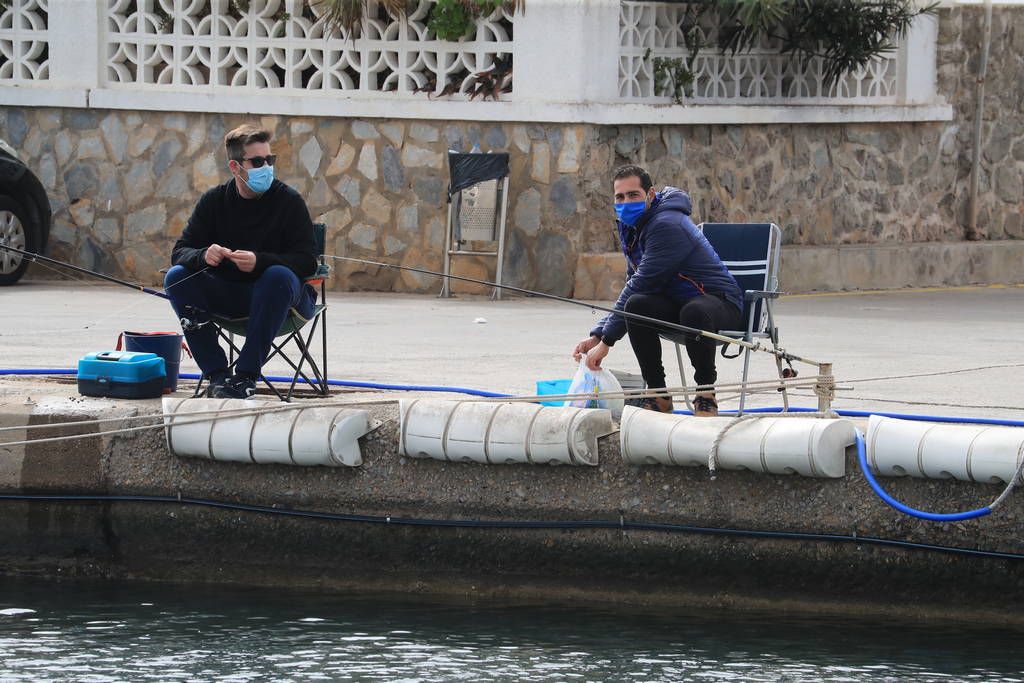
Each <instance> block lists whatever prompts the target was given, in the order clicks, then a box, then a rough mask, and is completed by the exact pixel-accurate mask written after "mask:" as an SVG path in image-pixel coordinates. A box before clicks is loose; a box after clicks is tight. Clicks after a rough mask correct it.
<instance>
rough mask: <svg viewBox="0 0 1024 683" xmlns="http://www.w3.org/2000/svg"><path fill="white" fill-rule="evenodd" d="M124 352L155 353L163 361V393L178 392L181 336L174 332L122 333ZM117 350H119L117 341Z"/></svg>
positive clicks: (119, 345)
mask: <svg viewBox="0 0 1024 683" xmlns="http://www.w3.org/2000/svg"><path fill="white" fill-rule="evenodd" d="M123 337H124V350H125V351H139V352H141V353H155V354H156V355H158V356H160V357H161V358H163V359H164V367H165V369H166V371H167V377H166V378H165V379H164V389H166V391H165V392H164V393H167V394H169V393H171V392H172V391H177V390H178V369H179V368H180V367H181V345H182V342H181V339H182V337H181V335H180V334H177V333H175V332H124V333H123ZM117 348H118V349H120V348H121V342H120V340H119V341H118V344H117Z"/></svg>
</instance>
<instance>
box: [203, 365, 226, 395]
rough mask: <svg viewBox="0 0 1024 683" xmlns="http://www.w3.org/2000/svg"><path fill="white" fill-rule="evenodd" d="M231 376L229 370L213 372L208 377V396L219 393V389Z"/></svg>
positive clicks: (206, 393)
mask: <svg viewBox="0 0 1024 683" xmlns="http://www.w3.org/2000/svg"><path fill="white" fill-rule="evenodd" d="M229 377H231V373H230V372H228V371H227V370H221V371H220V372H212V373H210V374H209V375H208V376H207V378H206V382H207V384H206V392H205V394H204V395H205V396H206V398H213V397H214V396H216V395H217V390H218V389H220V388H221V387H223V386H224V383H225V382H226V381H228V378H229Z"/></svg>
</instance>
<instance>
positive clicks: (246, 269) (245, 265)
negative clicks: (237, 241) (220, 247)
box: [227, 251, 256, 273]
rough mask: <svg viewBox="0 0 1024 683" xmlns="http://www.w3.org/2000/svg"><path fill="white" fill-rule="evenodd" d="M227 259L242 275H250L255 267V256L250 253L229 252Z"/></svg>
mask: <svg viewBox="0 0 1024 683" xmlns="http://www.w3.org/2000/svg"><path fill="white" fill-rule="evenodd" d="M227 257H228V258H229V259H231V262H232V263H234V264H235V265H236V266H238V269H239V270H240V271H242V272H243V273H251V272H252V269H253V268H255V267H256V254H254V253H252V252H251V251H230V252H228V254H227Z"/></svg>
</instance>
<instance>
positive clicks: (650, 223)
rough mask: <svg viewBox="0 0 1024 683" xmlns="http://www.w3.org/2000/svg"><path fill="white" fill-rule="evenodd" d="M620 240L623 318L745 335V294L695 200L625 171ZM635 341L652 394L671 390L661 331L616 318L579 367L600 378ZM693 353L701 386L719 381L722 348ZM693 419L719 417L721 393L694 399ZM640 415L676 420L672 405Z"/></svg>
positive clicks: (620, 176)
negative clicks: (614, 350) (698, 216)
mask: <svg viewBox="0 0 1024 683" xmlns="http://www.w3.org/2000/svg"><path fill="white" fill-rule="evenodd" d="M612 190H613V193H614V201H615V212H616V214H617V216H618V225H617V227H618V237H619V243H620V246H621V248H622V253H623V254H625V256H626V274H627V280H626V284H625V286H624V287H623V288H622V293H621V294H619V298H618V300H617V301H616V302H615V310H616V311H625V312H627V313H636V314H638V315H643V316H647V317H650V318H657V319H658V320H665V321H669V322H674V323H678V324H680V325H684V326H686V327H690V328H695V329H700V330H705V331H709V332H717V331H718V330H736V329H740V327H741V324H742V323H741V317H742V313H741V311H742V309H743V293H742V292H741V291H740V288H739V285H738V284H737V283H736V280H735V279H734V278H733V276H732V275H731V274H730V273H729V270H728V269H727V268H726V267H725V265H724V264H723V263H722V260H721V259H720V258H718V254H716V253H715V250H714V248H712V246H711V244H710V243H709V242H708V241H707V239H706V238H705V237H704V235H703V234H702V233H701V231H700V230H698V229H697V226H696V225H694V223H693V221H692V220H691V219H690V213H691V209H692V205H691V203H690V197H689V196H688V195H687V194H686V193H685V192H683V191H682V190H678V189H676V188H674V187H665V188H664V189H663V190H662V191H661V192H655V191H654V186H653V184H652V182H651V176H650V175H648V173H647V171H645V170H644V169H642V168H640V167H639V166H622V167H620V168H618V169H616V171H615V174H614V176H613V179H612ZM625 335H629V343H630V344H631V345H632V347H633V352H634V353H635V354H636V358H637V361H638V362H639V364H640V371H641V373H642V374H643V377H644V381H645V382H646V384H647V388H648V389H653V390H657V389H663V388H665V368H664V366H663V365H662V362H661V340H660V339H659V337H658V329H656V328H655V327H653V326H652V325H650V324H648V323H644V322H639V321H636V320H632V319H629V318H625V317H623V316H621V315H618V314H616V313H609V314H608V315H606V316H605V317H604V318H602V319H601V321H600V322H598V323H597V325H596V326H595V327H594V329H593V330H591V331H590V336H589V337H587V338H586V339H584V340H583V341H581V342H579V343H578V344H577V345H576V347H575V348H574V349H573V357H574V358H575V359H576V360H577V361H578V360H579V359H580V358H582V357H583V356H584V355H586V357H587V367H589V368H590V369H591V370H597V369H599V368H600V366H601V361H602V360H603V359H604V357H605V356H607V355H608V352H609V351H610V350H611V347H612V346H614V344H615V342H617V341H618V340H620V339H622V337H623V336H625ZM686 353H687V355H688V356H689V357H690V362H691V363H692V364H693V368H694V380H695V381H696V382H697V384H698V385H711V384H714V383H715V381H717V379H718V373H717V371H716V370H715V343H714V342H713V341H712V340H710V339H703V338H698V337H693V336H691V337H690V338H689V339H687V341H686ZM693 405H694V414H695V415H698V416H702V417H710V416H714V415H717V414H718V403H717V401H716V400H715V393H714V391H702V392H699V393H698V394H697V395H696V396H695V397H694V402H693ZM641 407H643V408H645V409H647V410H656V411H659V412H664V413H670V412H672V409H673V406H672V397H671V396H669V395H667V394H666V395H665V396H652V397H649V398H645V399H644V400H643V402H642V404H641Z"/></svg>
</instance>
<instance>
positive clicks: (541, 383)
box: [537, 379, 572, 406]
mask: <svg viewBox="0 0 1024 683" xmlns="http://www.w3.org/2000/svg"><path fill="white" fill-rule="evenodd" d="M571 385H572V380H571V379H547V380H541V379H539V380H537V395H538V396H561V395H562V394H568V393H569V387H570V386H571ZM540 404H541V405H542V406H561V405H564V404H565V401H541V402H540Z"/></svg>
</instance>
